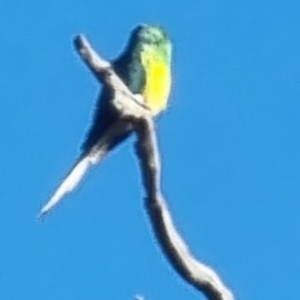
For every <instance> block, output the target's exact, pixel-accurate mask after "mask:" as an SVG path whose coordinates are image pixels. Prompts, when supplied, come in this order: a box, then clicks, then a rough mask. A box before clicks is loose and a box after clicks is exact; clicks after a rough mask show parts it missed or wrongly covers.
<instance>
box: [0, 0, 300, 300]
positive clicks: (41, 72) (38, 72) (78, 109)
mask: <svg viewBox="0 0 300 300" xmlns="http://www.w3.org/2000/svg"><path fill="white" fill-rule="evenodd" d="M0 12H1V18H0V26H1V48H0V57H1V58H2V63H1V69H0V77H1V84H0V86H1V88H0V98H1V110H0V114H1V118H0V123H1V128H2V130H1V139H2V147H1V150H0V151H1V155H0V165H1V169H2V175H1V186H0V193H1V209H0V245H1V247H0V287H1V289H0V299H2V300H18V299H33V300H35V299H43V300H48V299H51V300H52V299H56V300H59V299H73V300H83V299H84V300H86V299H91V300H93V299H107V298H110V299H133V296H134V295H135V294H142V295H144V296H145V298H146V299H149V300H150V299H151V300H154V299H155V300H158V299H186V300H189V299H199V296H198V295H197V293H196V292H195V291H194V290H193V289H192V288H190V287H188V286H187V285H186V284H185V283H184V282H183V281H182V280H181V279H179V277H178V276H177V275H176V274H175V273H174V272H173V270H172V269H171V268H170V266H169V265H168V263H167V262H166V260H165V259H164V257H163V256H162V254H161V252H160V249H159V248H158V246H157V244H156V242H155V241H154V238H153V234H152V233H151V230H150V226H149V222H148V218H147V215H146V213H145V210H144V208H143V202H142V196H143V195H144V192H143V190H142V187H141V180H140V173H139V170H138V164H137V162H136V158H135V157H134V152H133V148H132V142H133V139H131V140H130V141H128V142H126V143H125V144H124V145H122V146H121V147H119V149H118V150H117V151H115V152H114V153H113V154H112V155H110V157H109V158H108V159H106V160H105V161H104V162H103V163H102V164H101V165H100V166H99V167H98V168H97V169H95V170H94V171H93V172H92V173H91V174H90V175H89V176H88V178H87V179H86V180H85V182H84V184H83V185H82V186H81V188H80V189H79V190H78V191H77V192H76V193H74V194H72V195H71V196H70V197H68V199H66V200H65V201H64V202H63V204H62V205H61V206H60V207H59V208H58V209H57V210H55V211H54V212H53V214H51V215H49V216H48V218H47V219H46V220H45V222H39V221H37V220H36V215H37V212H38V210H39V209H40V207H41V205H42V204H43V203H45V201H46V200H47V199H48V197H49V196H50V194H51V193H52V192H53V191H54V188H55V187H56V185H57V184H58V183H59V180H60V179H61V178H62V177H63V176H64V175H65V173H66V172H67V170H68V168H69V167H70V166H71V165H72V163H73V162H74V160H75V158H76V156H77V154H78V150H79V146H80V143H81V142H82V140H83V137H84V134H85V132H86V130H87V127H88V124H89V120H90V115H91V112H92V108H93V105H94V103H95V100H96V97H97V94H98V91H99V87H98V84H97V82H96V81H95V79H94V78H93V76H92V75H91V74H90V73H89V71H88V70H87V68H86V67H85V65H84V64H83V63H82V62H81V61H80V59H79V58H78V57H77V54H76V53H75V52H74V51H73V48H72V44H71V41H72V38H73V37H74V36H75V35H76V34H78V33H85V34H86V35H87V36H88V37H89V38H90V40H91V42H92V43H93V45H94V46H95V47H96V48H97V49H99V51H100V52H101V54H103V55H104V56H105V57H107V58H113V57H115V56H116V55H118V54H119V53H120V51H122V48H123V46H124V44H125V42H126V39H127V37H128V34H129V32H130V30H131V29H132V28H133V27H134V26H135V25H136V24H138V23H141V22H144V23H145V22H146V23H155V24H161V25H163V26H164V27H165V28H166V29H167V30H168V31H169V33H170V35H171V36H172V38H173V41H174V69H173V73H174V85H173V90H172V96H171V100H170V106H169V109H168V110H167V112H166V113H164V114H163V115H162V116H161V118H160V119H159V121H158V130H159V131H158V132H159V133H158V134H159V140H160V146H161V154H162V159H163V185H164V187H163V189H164V192H165V195H166V197H167V200H168V203H169V205H170V207H171V210H172V212H173V214H174V218H175V220H176V224H177V227H178V228H179V229H180V231H181V232H182V234H183V235H184V237H185V239H186V241H187V242H188V243H189V245H190V247H191V249H192V251H193V253H194V254H195V255H196V256H197V257H199V258H202V259H203V260H204V261H205V262H206V263H208V264H209V265H211V266H213V267H214V268H215V269H216V270H217V271H218V272H219V273H220V275H221V276H222V278H223V279H224V281H225V282H226V283H227V284H228V286H230V287H231V288H232V289H233V291H234V292H235V294H236V295H237V297H238V298H239V299H243V300H253V299H255V300H265V299H270V300H271V299H272V300H282V299H291V298H295V295H299V293H300V287H299V283H298V279H299V274H300V260H299V250H300V235H299V229H300V218H299V215H300V155H299V154H300V142H299V126H300V121H299V114H300V104H299V99H300V71H299V70H300V59H299V53H300V42H299V32H300V22H299V13H300V4H299V1H292V0H291V1H276V0H273V1H268V0H266V1H257V0H252V1H248V0H246V1H233V0H229V1H226V2H224V1H191V0H190V1H172V0H165V1H163V3H162V1H159V0H152V1H146V0H143V1H132V2H128V1H126V2H125V1H116V0H111V1H105V2H103V1H92V0H87V1H71V0H65V1H58V0H53V1H33V0H28V1H26V4H25V3H22V4H20V2H19V1H15V0H2V1H1V2H0ZM200 299H205V298H204V297H203V296H202V295H201V296H200Z"/></svg>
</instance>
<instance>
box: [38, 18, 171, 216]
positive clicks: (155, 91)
mask: <svg viewBox="0 0 300 300" xmlns="http://www.w3.org/2000/svg"><path fill="white" fill-rule="evenodd" d="M171 57H172V43H171V40H170V37H169V36H168V34H167V33H166V31H165V30H164V29H163V28H161V27H159V26H152V25H144V24H143V25H138V26H137V27H136V28H135V29H134V30H133V31H132V32H131V35H130V38H129V41H128V43H127V46H126V48H125V50H124V52H123V53H122V54H121V55H120V56H119V57H118V58H117V59H115V60H114V61H113V62H112V66H113V68H114V70H115V72H116V73H117V75H118V76H119V77H120V78H121V79H122V80H123V82H124V83H125V84H126V85H127V87H128V88H129V89H130V91H131V92H132V93H133V94H141V95H142V96H143V99H144V101H145V104H146V105H147V107H148V108H149V110H150V111H151V113H152V115H153V116H156V115H157V114H159V113H160V112H161V111H163V110H164V109H165V108H166V106H167V103H168V99H169V94H170V89H171ZM111 99H112V95H111V91H110V90H109V88H107V87H105V86H104V87H103V89H102V92H101V94H100V97H99V100H98V102H97V105H96V109H95V113H94V117H93V122H92V125H91V128H90V130H89V131H88V133H87V136H86V139H85V141H84V143H83V145H82V147H81V150H82V154H81V155H80V157H79V158H78V160H77V161H76V163H75V165H74V166H73V167H72V169H71V170H70V172H69V173H68V174H67V176H66V177H65V178H64V179H63V181H62V183H61V184H60V185H59V186H58V188H57V190H56V191H55V193H54V194H53V196H52V197H51V198H50V200H49V201H48V202H47V203H46V205H45V206H43V208H42V209H41V211H40V216H43V215H45V214H47V213H48V212H49V211H50V210H51V209H52V208H53V207H54V206H55V205H56V204H58V202H60V201H61V199H62V198H63V197H64V196H65V195H66V194H68V193H70V192H71V191H73V190H74V189H75V188H76V187H77V185H78V184H79V182H80V181H81V179H82V178H83V176H84V175H85V174H86V172H87V171H88V169H89V168H90V167H91V166H93V165H95V164H96V163H97V162H98V161H99V160H100V159H101V158H102V157H103V156H104V155H105V154H106V153H108V152H109V151H110V150H112V149H113V148H114V147H116V146H117V145H118V144H119V143H121V142H122V141H123V140H125V139H126V138H127V137H128V136H129V135H130V134H131V133H132V127H131V126H130V124H128V123H127V124H126V123H124V124H121V125H120V127H119V128H117V134H116V135H115V136H114V138H113V139H110V140H108V139H107V136H108V132H109V130H111V129H112V127H113V126H114V125H116V124H117V123H116V122H117V121H118V116H117V115H116V112H115V111H114V110H113V109H112V107H111V102H110V100H111Z"/></svg>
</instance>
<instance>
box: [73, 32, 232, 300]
mask: <svg viewBox="0 0 300 300" xmlns="http://www.w3.org/2000/svg"><path fill="white" fill-rule="evenodd" d="M74 44H75V48H76V50H77V51H78V53H79V54H80V56H81V58H82V59H83V60H84V62H85V63H86V64H87V66H88V67H89V69H90V70H91V71H92V72H93V73H94V75H95V76H96V78H97V79H98V80H99V81H100V82H102V83H103V84H106V85H107V86H109V87H110V88H111V89H112V91H113V92H114V99H112V105H113V106H114V108H115V109H116V111H117V112H118V113H119V115H120V118H121V119H125V120H127V122H130V124H132V126H133V128H134V130H135V131H136V132H137V136H138V140H137V145H136V149H137V155H138V158H139V162H140V166H141V171H142V176H143V184H144V187H145V190H146V194H147V197H146V198H145V204H146V208H147V212H148V215H149V217H150V221H151V225H152V228H153V231H154V233H155V236H156V238H157V240H158V242H159V244H160V246H161V248H162V250H163V252H164V254H165V255H166V257H167V258H168V260H169V261H170V263H171V264H172V266H173V267H174V269H175V270H176V271H177V273H178V274H179V275H181V276H182V277H183V278H184V279H185V280H186V281H187V282H188V283H190V284H191V285H193V286H194V287H195V288H196V289H197V290H199V291H201V292H203V293H204V294H205V295H206V297H207V298H208V299H209V300H234V296H233V294H232V293H231V291H230V290H229V289H228V288H227V287H226V286H225V285H224V284H223V282H222V281H221V279H220V278H219V276H218V275H217V274H216V273H215V272H214V270H213V269H211V268H210V267H208V266H206V265H205V264H203V263H201V262H200V261H198V260H197V259H195V258H194V256H193V255H192V253H191V252H190V251H189V249H188V247H187V245H186V244H185V242H184V240H183V239H182V237H181V236H180V234H179V233H178V231H177V230H176V228H175V225H174V223H173V219H172V216H171V213H170V211H169V209H168V206H167V203H166V200H165V199H164V197H163V195H162V191H161V178H160V155H159V150H158V144H157V139H156V133H155V126H154V121H153V119H152V116H151V114H150V112H149V110H147V108H146V107H145V105H143V103H142V101H141V100H142V99H141V96H140V95H133V94H132V93H131V92H130V91H129V89H128V88H127V87H126V85H125V84H124V83H123V82H122V80H121V79H120V78H119V77H118V76H117V75H116V73H115V72H114V70H113V68H112V66H111V64H110V63H108V62H107V61H105V60H104V59H102V58H101V57H100V56H99V55H98V54H97V53H96V52H95V50H93V49H92V47H91V45H90V44H89V43H88V41H87V40H86V39H85V37H84V36H83V35H79V36H78V37H76V38H75V40H74Z"/></svg>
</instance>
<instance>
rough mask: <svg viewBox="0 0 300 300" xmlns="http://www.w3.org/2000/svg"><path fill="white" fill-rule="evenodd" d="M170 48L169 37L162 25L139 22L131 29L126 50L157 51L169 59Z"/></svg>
mask: <svg viewBox="0 0 300 300" xmlns="http://www.w3.org/2000/svg"><path fill="white" fill-rule="evenodd" d="M171 48H172V47H171V40H170V37H169V36H168V34H167V32H166V31H165V30H164V29H163V28H162V27H160V26H153V25H146V24H141V25H138V26H137V27H136V28H135V29H134V30H133V31H132V33H131V36H130V39H129V43H128V49H127V50H129V52H131V51H133V52H136V51H138V52H139V51H149V50H150V51H151V52H152V51H153V52H155V51H158V53H159V54H160V55H163V56H164V57H165V58H166V59H167V60H168V61H170V59H171V51H172V49H171ZM131 53H132V52H131Z"/></svg>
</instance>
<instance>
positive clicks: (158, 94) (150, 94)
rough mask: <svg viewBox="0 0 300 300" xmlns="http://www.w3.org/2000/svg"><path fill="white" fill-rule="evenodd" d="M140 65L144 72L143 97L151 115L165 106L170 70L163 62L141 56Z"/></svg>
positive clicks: (168, 92)
mask: <svg viewBox="0 0 300 300" xmlns="http://www.w3.org/2000/svg"><path fill="white" fill-rule="evenodd" d="M141 58H142V64H143V67H144V69H145V72H146V83H145V89H144V92H143V96H144V99H145V102H146V104H147V105H148V106H149V108H150V109H151V111H152V113H153V115H157V114H158V113H160V112H161V111H162V110H164V109H165V108H166V106H167V102H168V98H169V94H170V89H171V69H170V65H168V64H167V63H166V62H165V61H163V60H162V59H159V58H155V57H153V56H152V57H151V58H150V56H149V55H145V54H142V57H141Z"/></svg>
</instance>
